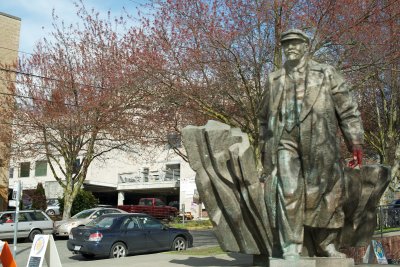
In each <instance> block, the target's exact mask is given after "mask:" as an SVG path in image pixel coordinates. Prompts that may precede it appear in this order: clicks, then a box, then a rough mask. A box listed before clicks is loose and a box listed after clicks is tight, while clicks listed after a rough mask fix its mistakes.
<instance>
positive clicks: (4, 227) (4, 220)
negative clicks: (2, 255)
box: [0, 213, 15, 239]
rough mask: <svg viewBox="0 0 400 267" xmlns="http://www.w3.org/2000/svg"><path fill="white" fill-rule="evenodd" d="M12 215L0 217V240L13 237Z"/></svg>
mask: <svg viewBox="0 0 400 267" xmlns="http://www.w3.org/2000/svg"><path fill="white" fill-rule="evenodd" d="M14 221H15V218H14V213H4V214H2V215H1V217H0V239H9V238H13V236H14Z"/></svg>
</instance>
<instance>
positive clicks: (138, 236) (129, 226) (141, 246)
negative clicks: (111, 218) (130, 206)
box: [121, 216, 148, 253]
mask: <svg viewBox="0 0 400 267" xmlns="http://www.w3.org/2000/svg"><path fill="white" fill-rule="evenodd" d="M121 234H122V235H123V236H124V241H125V243H126V244H127V245H128V250H129V253H136V252H143V251H148V249H147V246H146V233H145V231H144V229H143V228H141V227H140V224H139V222H138V219H137V217H136V216H129V217H126V218H125V219H124V221H123V222H122V224H121Z"/></svg>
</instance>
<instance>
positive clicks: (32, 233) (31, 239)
mask: <svg viewBox="0 0 400 267" xmlns="http://www.w3.org/2000/svg"><path fill="white" fill-rule="evenodd" d="M41 233H42V232H41V231H40V230H38V229H33V230H32V231H31V233H30V234H29V237H28V239H29V241H31V242H33V240H34V239H35V236H36V235H40V234H41Z"/></svg>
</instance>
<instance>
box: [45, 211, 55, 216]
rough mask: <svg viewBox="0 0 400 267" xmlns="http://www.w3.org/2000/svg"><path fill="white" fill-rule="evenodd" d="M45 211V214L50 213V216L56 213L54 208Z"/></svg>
mask: <svg viewBox="0 0 400 267" xmlns="http://www.w3.org/2000/svg"><path fill="white" fill-rule="evenodd" d="M46 213H47V215H50V216H53V215H55V214H56V213H55V211H54V210H48V211H46Z"/></svg>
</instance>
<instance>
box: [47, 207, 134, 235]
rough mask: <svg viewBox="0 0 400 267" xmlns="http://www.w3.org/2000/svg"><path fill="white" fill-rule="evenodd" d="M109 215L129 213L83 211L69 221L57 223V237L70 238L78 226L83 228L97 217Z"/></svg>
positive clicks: (107, 210)
mask: <svg viewBox="0 0 400 267" xmlns="http://www.w3.org/2000/svg"><path fill="white" fill-rule="evenodd" d="M108 213H127V212H126V211H123V210H120V209H117V208H93V209H88V210H83V211H81V212H79V213H77V214H75V215H74V216H72V217H71V218H70V219H68V220H63V221H55V222H54V231H53V234H54V235H55V236H69V234H70V232H71V229H72V228H74V227H77V226H83V225H85V224H87V223H88V222H90V221H91V220H93V219H96V218H97V217H100V216H101V215H103V214H108Z"/></svg>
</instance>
